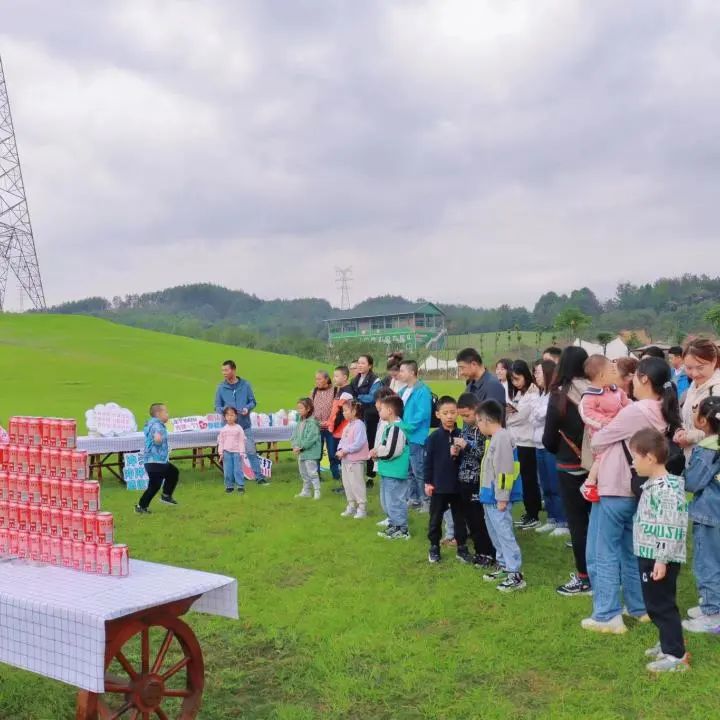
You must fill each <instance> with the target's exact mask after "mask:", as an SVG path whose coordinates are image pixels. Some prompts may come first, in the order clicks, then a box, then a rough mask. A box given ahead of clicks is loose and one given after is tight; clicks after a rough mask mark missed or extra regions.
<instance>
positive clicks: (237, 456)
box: [218, 405, 245, 495]
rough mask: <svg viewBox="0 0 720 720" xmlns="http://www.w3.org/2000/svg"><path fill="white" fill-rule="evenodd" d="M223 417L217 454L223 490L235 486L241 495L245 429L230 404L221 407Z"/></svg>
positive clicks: (227, 490) (228, 489) (243, 483)
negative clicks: (223, 423)
mask: <svg viewBox="0 0 720 720" xmlns="http://www.w3.org/2000/svg"><path fill="white" fill-rule="evenodd" d="M223 417H224V418H225V425H223V426H222V429H221V430H220V432H219V433H218V456H219V458H220V462H221V463H222V466H223V475H224V478H225V492H226V493H231V492H233V491H234V490H235V486H237V491H238V492H239V493H240V494H241V495H242V494H243V493H244V492H245V472H244V470H243V455H245V431H244V430H243V429H242V428H241V427H240V425H238V421H237V420H238V412H237V410H236V409H235V408H234V407H232V406H231V405H228V406H227V407H226V408H224V409H223Z"/></svg>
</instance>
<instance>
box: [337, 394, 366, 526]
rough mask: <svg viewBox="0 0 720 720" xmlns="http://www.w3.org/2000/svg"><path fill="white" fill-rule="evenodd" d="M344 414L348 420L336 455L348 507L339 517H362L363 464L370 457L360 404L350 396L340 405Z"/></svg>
mask: <svg viewBox="0 0 720 720" xmlns="http://www.w3.org/2000/svg"><path fill="white" fill-rule="evenodd" d="M343 416H344V417H345V419H346V420H347V421H348V424H347V425H346V427H345V429H344V430H343V434H342V438H340V444H339V445H338V450H337V453H336V454H335V456H336V457H337V458H338V459H339V460H340V461H341V462H342V481H343V487H344V488H345V497H346V498H347V507H346V508H345V511H344V512H342V513H340V516H341V517H351V518H355V520H362V519H364V518H366V517H367V488H366V486H365V464H366V462H367V460H368V459H369V458H370V450H369V448H368V440H367V431H366V430H365V423H364V422H363V420H362V418H363V405H362V403H361V402H358V401H357V400H351V401H348V402H346V403H345V404H344V405H343Z"/></svg>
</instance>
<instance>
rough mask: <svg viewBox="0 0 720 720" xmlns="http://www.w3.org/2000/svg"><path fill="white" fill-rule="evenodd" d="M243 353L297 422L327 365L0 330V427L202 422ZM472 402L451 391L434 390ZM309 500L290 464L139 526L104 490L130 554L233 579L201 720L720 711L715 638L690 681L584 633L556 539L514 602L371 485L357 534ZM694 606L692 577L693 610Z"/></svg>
mask: <svg viewBox="0 0 720 720" xmlns="http://www.w3.org/2000/svg"><path fill="white" fill-rule="evenodd" d="M229 353H230V354H232V355H234V356H235V357H236V359H237V360H238V362H239V364H240V366H241V369H242V370H243V373H246V374H247V375H248V376H249V377H250V378H251V379H252V380H253V382H254V385H255V388H256V391H257V394H258V396H259V397H260V398H261V405H262V406H263V407H266V408H267V409H271V410H272V409H276V408H277V407H280V406H285V407H287V406H288V404H289V402H288V398H290V400H293V399H294V398H295V397H297V395H298V394H299V393H301V392H302V391H303V390H304V389H305V388H307V387H308V385H309V384H310V383H311V381H312V371H313V370H314V369H315V366H314V364H313V363H307V362H304V361H299V360H293V359H292V358H286V357H278V356H273V355H264V354H262V353H252V352H243V351H237V350H234V349H233V350H230V349H228V348H225V347H221V346H217V345H212V344H208V343H198V342H193V341H191V340H184V339H182V338H177V337H166V336H163V335H157V334H153V333H146V332H142V331H138V330H133V329H130V328H122V327H116V326H114V325H110V324H107V323H103V322H100V321H93V320H87V319H81V318H42V317H27V318H25V317H24V318H16V317H9V318H8V317H2V316H0V372H2V374H3V378H4V380H5V382H4V384H3V392H2V395H1V396H0V402H1V403H2V404H1V406H0V417H1V418H2V420H3V421H4V420H6V418H7V416H8V415H9V414H12V413H30V412H32V413H36V412H48V413H53V414H62V415H75V416H78V417H80V416H82V414H83V413H84V410H85V409H86V407H89V405H91V404H94V403H96V402H99V401H107V400H111V399H112V400H116V401H117V402H122V403H125V404H127V405H128V406H130V407H131V408H133V409H138V412H139V411H140V409H141V408H144V407H145V406H146V405H147V402H148V399H149V398H150V397H152V398H156V397H161V398H167V400H168V402H170V403H171V404H172V405H173V407H174V406H175V404H177V410H178V411H179V412H197V411H198V410H199V409H204V407H205V406H204V405H202V403H204V402H206V401H207V400H206V398H207V397H208V394H209V396H210V398H212V391H213V388H214V385H215V383H216V381H217V375H218V365H219V362H220V361H221V360H222V359H225V358H224V356H225V355H228V354H229ZM245 365H247V370H246V369H245V367H244V366H245ZM458 388H459V384H458V383H449V384H446V383H443V387H442V388H436V390H440V391H441V392H445V391H447V390H450V391H453V392H455V393H456V392H457V389H458ZM98 396H99V397H98ZM266 398H267V400H266ZM198 406H201V407H198ZM327 487H328V483H325V488H326V489H327ZM298 489H299V487H298V480H297V478H296V472H295V469H294V466H293V463H292V462H291V461H290V460H283V461H281V462H280V463H279V464H278V465H276V467H275V476H274V478H273V483H272V485H271V486H269V487H267V488H258V487H254V486H251V487H249V488H248V492H247V494H246V495H245V496H244V497H240V496H237V495H231V496H226V495H225V494H224V493H223V492H222V482H221V479H220V476H219V474H217V473H215V472H210V471H206V472H190V471H189V470H187V469H184V471H183V475H182V477H181V485H180V487H179V489H178V492H177V497H178V500H179V501H180V503H181V505H180V506H179V507H177V508H169V507H166V506H160V505H158V506H157V507H154V508H153V509H154V510H155V512H154V514H153V515H152V516H150V517H138V516H136V515H134V514H133V512H132V505H133V503H134V502H135V500H136V494H135V493H130V492H128V491H126V490H124V488H122V487H121V486H120V484H119V483H117V482H115V481H105V483H104V485H103V505H104V507H106V508H107V509H109V510H111V511H112V512H113V513H115V517H116V523H117V534H118V537H119V538H121V539H122V540H123V541H125V542H128V543H129V544H130V547H131V551H132V553H133V555H134V556H135V557H139V558H143V559H146V560H153V561H157V562H164V563H169V564H175V565H181V566H185V567H191V568H197V569H202V570H207V571H214V572H219V573H224V574H228V575H233V576H235V577H237V578H238V581H239V599H240V608H241V615H242V617H241V620H240V621H239V622H233V621H230V620H224V619H218V618H212V617H207V616H203V615H200V614H195V613H191V614H190V615H189V616H188V617H187V619H188V620H189V622H190V624H191V625H192V626H193V628H194V629H195V631H196V632H197V634H198V637H199V638H200V641H201V643H202V645H203V648H204V651H205V660H206V667H207V685H206V692H205V702H204V707H203V710H202V712H201V713H200V717H201V718H203V719H206V720H231V719H232V720H235V719H238V718H253V719H258V720H259V719H261V718H262V719H266V718H267V719H271V718H273V719H274V718H277V719H279V720H310V719H314V718H337V719H338V720H340V719H343V720H345V719H352V720H355V719H357V720H360V719H361V718H363V719H365V718H372V719H382V720H385V719H387V720H395V719H404V718H408V719H418V720H419V719H421V718H432V719H438V720H455V719H456V718H462V719H465V718H473V719H474V718H483V719H487V720H494V719H498V720H499V719H501V718H502V719H505V718H507V719H511V718H512V719H514V718H523V719H525V718H526V719H528V720H530V719H533V720H534V719H536V718H548V719H552V720H555V719H558V720H562V719H565V718H567V719H568V720H570V719H573V720H574V719H575V718H578V717H580V718H597V719H598V720H615V719H618V720H619V719H625V718H627V719H628V720H630V719H632V720H636V719H642V720H645V719H647V720H650V719H651V718H652V719H653V720H655V719H657V718H676V717H683V718H686V719H688V720H690V719H692V720H694V719H697V720H705V719H706V718H710V717H714V716H715V715H716V714H717V696H718V687H719V684H718V679H717V673H718V668H719V667H720V665H719V664H718V642H720V640H719V639H718V638H714V637H698V636H691V637H690V638H689V649H690V651H691V652H692V654H693V663H694V668H693V670H692V672H691V673H689V674H686V675H677V676H667V677H661V678H649V677H648V676H647V674H646V673H645V670H644V662H645V659H644V658H643V656H642V652H643V650H644V649H645V648H647V647H650V646H651V645H653V644H655V642H656V639H657V638H656V633H655V630H654V628H653V627H648V626H645V625H643V626H639V625H637V624H635V623H629V625H630V628H631V629H630V632H629V633H628V634H627V635H625V636H621V637H607V636H598V635H592V634H587V633H585V632H584V631H582V630H581V629H580V627H579V622H580V619H581V618H583V617H585V616H586V615H587V614H588V611H589V608H590V601H589V600H588V599H587V598H574V599H567V598H561V597H559V596H558V595H556V593H555V592H554V587H555V586H556V585H557V584H559V582H561V581H564V580H565V579H566V576H567V573H568V572H569V571H570V570H571V553H570V550H569V549H567V548H565V546H564V543H563V542H562V540H557V539H553V538H549V537H545V536H538V535H536V534H535V533H531V534H529V535H524V536H523V537H522V539H521V545H522V549H523V552H524V560H525V570H526V575H527V579H528V583H529V587H528V589H527V590H526V591H525V592H523V593H519V594H516V595H512V596H510V597H507V596H502V595H500V593H498V592H497V591H496V590H495V589H494V587H492V586H490V585H488V584H487V583H484V582H483V581H482V579H481V577H480V576H479V573H478V572H477V571H476V570H474V569H473V568H471V567H467V566H463V565H461V564H460V563H457V562H456V561H455V560H454V558H453V557H452V555H451V554H450V553H448V552H445V554H444V557H443V563H442V564H441V565H440V566H430V565H428V563H427V561H426V557H425V555H426V550H427V543H426V541H425V539H424V534H425V531H426V522H427V516H422V515H417V514H414V515H413V516H412V518H411V528H410V529H411V533H412V535H413V537H412V539H411V540H410V541H409V542H397V543H388V542H387V541H385V540H382V539H380V538H377V537H376V536H375V532H376V528H375V524H374V523H375V521H377V520H379V519H380V517H381V516H380V510H379V504H378V500H377V490H373V491H371V496H370V510H371V512H372V516H371V517H370V518H368V520H366V521H355V520H345V519H342V518H340V517H339V514H340V511H341V510H342V508H343V503H342V501H341V499H340V498H339V497H338V496H336V495H334V494H332V493H330V492H325V493H324V496H323V498H322V499H321V500H320V501H319V502H314V501H303V500H296V499H294V497H293V495H294V494H295V493H296V492H297V491H298ZM0 571H2V570H1V566H0ZM695 602H696V592H695V589H694V585H693V582H692V577H691V573H690V572H689V571H685V572H684V573H683V575H682V582H681V592H680V605H681V607H682V608H683V609H686V608H687V607H688V606H689V605H691V604H692V605H694V604H695ZM0 688H2V689H1V690H0V718H2V719H3V720H64V719H65V718H72V717H73V716H74V715H73V703H74V696H75V693H74V690H73V689H72V688H70V687H68V686H65V685H62V684H60V683H57V682H53V681H49V680H45V679H43V678H41V677H38V676H35V675H32V674H30V673H26V672H21V671H18V670H14V669H10V668H8V667H4V666H0Z"/></svg>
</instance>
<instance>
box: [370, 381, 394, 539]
mask: <svg viewBox="0 0 720 720" xmlns="http://www.w3.org/2000/svg"><path fill="white" fill-rule="evenodd" d="M393 395H395V392H394V391H393V390H391V389H390V388H389V387H385V386H383V387H381V388H380V389H379V390H378V391H377V392H376V393H375V409H376V410H377V411H378V416H379V415H380V408H381V407H382V403H383V400H385V398H388V397H391V396H393ZM400 417H402V415H401V416H400ZM388 425H389V423H388V422H386V421H385V420H383V419H382V417H380V420H379V422H378V426H377V430H376V431H375V442H374V443H373V448H376V447H377V446H378V445H379V444H380V442H381V441H382V437H383V434H384V433H385V430H386V429H387V427H388ZM370 459H371V460H374V461H375V462H374V463H373V466H374V469H375V472H378V471H379V461H378V456H377V453H373V451H372V450H371V451H370ZM380 507H381V508H382V511H383V512H384V513H385V518H384V519H383V520H381V521H380V522H379V523H377V526H378V527H384V528H386V527H388V526H389V525H390V518H389V513H388V510H387V508H386V507H385V498H384V497H383V493H382V491H381V492H380Z"/></svg>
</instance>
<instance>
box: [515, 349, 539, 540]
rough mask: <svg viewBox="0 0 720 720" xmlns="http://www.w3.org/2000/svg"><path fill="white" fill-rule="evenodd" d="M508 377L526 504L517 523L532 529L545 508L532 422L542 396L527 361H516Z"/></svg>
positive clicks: (524, 527) (524, 502) (524, 503)
mask: <svg viewBox="0 0 720 720" xmlns="http://www.w3.org/2000/svg"><path fill="white" fill-rule="evenodd" d="M509 380H510V383H509V385H508V390H509V394H510V401H509V402H508V404H507V417H506V423H507V427H508V430H510V434H511V435H512V438H513V442H514V443H515V447H516V448H517V453H518V460H519V461H520V475H521V476H522V487H523V505H525V514H524V515H523V516H522V518H521V519H520V520H519V521H517V522H516V523H515V524H516V525H517V526H518V527H519V528H520V529H521V530H530V529H532V528H536V527H538V525H540V508H541V507H542V500H541V498H540V485H539V484H538V470H537V456H536V453H535V440H534V427H533V421H532V413H533V408H534V406H535V403H536V402H537V399H538V397H539V396H538V389H537V385H535V382H534V380H533V377H532V374H531V373H530V367H529V366H528V364H527V363H526V362H525V361H524V360H516V361H515V362H514V363H513V364H512V366H511V368H510V376H509Z"/></svg>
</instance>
